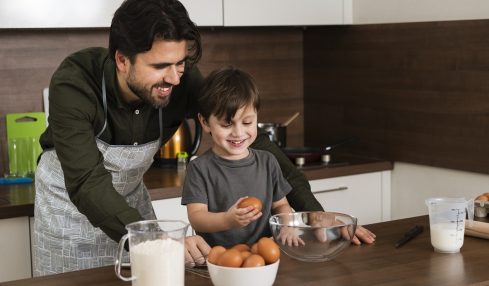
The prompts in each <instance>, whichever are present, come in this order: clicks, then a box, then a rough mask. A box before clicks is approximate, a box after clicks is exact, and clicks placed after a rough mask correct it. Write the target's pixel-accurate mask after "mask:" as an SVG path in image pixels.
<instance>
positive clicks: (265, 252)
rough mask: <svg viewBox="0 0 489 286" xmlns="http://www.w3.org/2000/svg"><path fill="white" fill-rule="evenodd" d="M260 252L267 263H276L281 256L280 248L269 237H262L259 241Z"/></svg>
mask: <svg viewBox="0 0 489 286" xmlns="http://www.w3.org/2000/svg"><path fill="white" fill-rule="evenodd" d="M257 244H258V254H260V255H261V256H262V257H263V259H265V262H266V263H267V264H271V263H274V262H275V261H277V260H278V259H279V258H280V248H279V247H278V245H277V244H276V243H275V241H273V239H271V238H269V237H262V238H260V240H258V242H257Z"/></svg>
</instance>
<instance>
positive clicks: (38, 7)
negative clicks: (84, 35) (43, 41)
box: [0, 0, 122, 28]
mask: <svg viewBox="0 0 489 286" xmlns="http://www.w3.org/2000/svg"><path fill="white" fill-rule="evenodd" d="M121 3H122V0H103V1H102V0H83V1H80V0H63V1H60V0H41V1H40V0H15V1H12V0H0V28H98V27H109V26H110V23H111V21H112V16H113V15H114V12H115V10H116V9H117V8H118V7H119V6H120V4H121Z"/></svg>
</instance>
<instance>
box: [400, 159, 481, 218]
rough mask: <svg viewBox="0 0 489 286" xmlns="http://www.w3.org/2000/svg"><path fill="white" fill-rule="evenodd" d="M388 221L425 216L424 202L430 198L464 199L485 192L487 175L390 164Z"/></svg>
mask: <svg viewBox="0 0 489 286" xmlns="http://www.w3.org/2000/svg"><path fill="white" fill-rule="evenodd" d="M391 181H392V189H391V203H392V205H391V211H392V213H391V214H392V219H400V218H406V217H412V216H417V215H423V214H428V209H427V207H426V205H425V203H424V200H425V199H427V198H430V197H437V196H442V197H465V198H466V199H470V198H475V197H476V196H478V195H480V194H482V193H485V192H489V175H483V174H478V173H470V172H463V171H455V170H450V169H442V168H435V167H428V166H422V165H414V164H408V163H399V162H396V163H395V164H394V169H393V171H392V178H391Z"/></svg>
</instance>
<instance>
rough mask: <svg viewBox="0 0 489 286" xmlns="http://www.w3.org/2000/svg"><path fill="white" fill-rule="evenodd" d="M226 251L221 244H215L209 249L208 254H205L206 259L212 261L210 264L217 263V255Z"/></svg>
mask: <svg viewBox="0 0 489 286" xmlns="http://www.w3.org/2000/svg"><path fill="white" fill-rule="evenodd" d="M224 251H226V248H224V246H221V245H216V246H214V247H213V248H211V251H209V255H207V260H208V261H209V262H210V263H212V264H217V260H218V259H219V256H221V254H223V253H224Z"/></svg>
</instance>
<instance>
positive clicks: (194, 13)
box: [180, 0, 223, 26]
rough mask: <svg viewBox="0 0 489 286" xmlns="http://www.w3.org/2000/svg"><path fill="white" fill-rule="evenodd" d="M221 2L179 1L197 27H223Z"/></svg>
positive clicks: (215, 0) (213, 0)
mask: <svg viewBox="0 0 489 286" xmlns="http://www.w3.org/2000/svg"><path fill="white" fill-rule="evenodd" d="M222 1H223V0H180V2H182V4H183V6H185V8H187V11H188V14H189V15H190V19H192V21H194V22H195V23H196V24H197V26H222V25H223V11H222Z"/></svg>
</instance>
